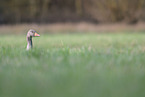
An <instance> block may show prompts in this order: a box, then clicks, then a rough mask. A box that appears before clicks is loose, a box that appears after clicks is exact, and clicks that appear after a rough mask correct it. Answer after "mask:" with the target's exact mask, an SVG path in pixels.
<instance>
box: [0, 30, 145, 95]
mask: <svg viewBox="0 0 145 97" xmlns="http://www.w3.org/2000/svg"><path fill="white" fill-rule="evenodd" d="M25 38H26V37H25V36H21V35H19V36H15V35H12V36H8V35H3V36H0V97H144V96H145V34H143V33H140V34H135V33H134V34H82V35H81V34H70V35H69V34H67V35H41V37H39V38H34V39H33V42H34V48H33V50H31V51H26V39H25Z"/></svg>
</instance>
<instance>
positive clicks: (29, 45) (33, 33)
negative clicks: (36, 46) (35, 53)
mask: <svg viewBox="0 0 145 97" xmlns="http://www.w3.org/2000/svg"><path fill="white" fill-rule="evenodd" d="M36 36H40V35H39V34H38V33H37V32H36V31H35V30H33V29H30V30H29V31H28V33H27V48H26V50H30V49H31V48H32V47H33V44H32V37H36Z"/></svg>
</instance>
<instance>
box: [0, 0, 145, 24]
mask: <svg viewBox="0 0 145 97" xmlns="http://www.w3.org/2000/svg"><path fill="white" fill-rule="evenodd" d="M144 9H145V0H0V24H15V23H53V22H79V21H89V22H94V23H99V22H103V23H106V22H107V23H111V22H126V23H136V22H138V21H145V10H144Z"/></svg>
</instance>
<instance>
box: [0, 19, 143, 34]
mask: <svg viewBox="0 0 145 97" xmlns="http://www.w3.org/2000/svg"><path fill="white" fill-rule="evenodd" d="M30 28H32V29H35V30H36V31H38V32H39V33H78V32H79V33H109V32H111V33H119V32H144V31H145V24H144V23H138V24H136V25H127V24H97V25H96V24H91V23H84V22H82V23H55V24H45V25H44V24H41V25H39V24H21V25H1V26H0V33H1V34H8V33H10V34H14V33H15V34H25V33H26V32H27V31H28V30H29V29H30Z"/></svg>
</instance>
